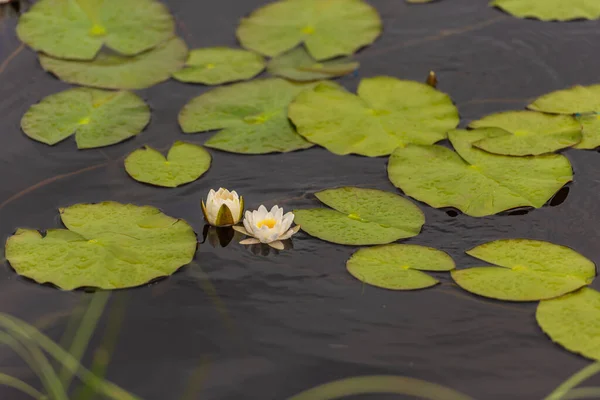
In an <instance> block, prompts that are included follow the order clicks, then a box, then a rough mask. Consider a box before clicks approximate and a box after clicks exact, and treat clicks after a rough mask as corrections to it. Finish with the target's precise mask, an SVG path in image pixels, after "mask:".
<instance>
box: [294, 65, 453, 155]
mask: <svg viewBox="0 0 600 400" xmlns="http://www.w3.org/2000/svg"><path fill="white" fill-rule="evenodd" d="M289 117H290V119H291V120H292V122H293V123H294V125H296V129H297V130H298V133H299V134H300V135H302V136H304V137H305V138H306V139H307V140H308V141H310V142H313V143H316V144H318V145H320V146H323V147H325V148H326V149H327V150H329V151H331V152H332V153H335V154H341V155H343V154H350V153H354V154H361V155H365V156H369V157H377V156H384V155H387V154H390V153H391V152H392V151H394V149H396V148H397V147H399V146H405V145H406V144H408V143H417V144H433V143H435V142H437V141H439V140H442V139H444V138H446V132H448V130H450V129H453V128H455V127H456V125H458V122H459V117H458V110H457V109H456V107H454V104H452V100H451V99H450V97H448V95H446V94H444V93H442V92H439V91H437V90H436V89H434V88H433V87H431V86H429V85H426V84H424V83H419V82H413V81H403V80H400V79H396V78H391V77H385V76H380V77H375V78H367V79H363V80H362V81H361V82H360V85H359V87H358V95H354V94H352V93H349V92H347V91H345V90H344V89H343V88H341V87H332V86H323V85H319V86H316V87H315V88H314V89H313V90H307V91H305V92H303V93H301V94H300V95H298V97H296V99H294V101H293V102H292V103H291V104H290V107H289Z"/></svg>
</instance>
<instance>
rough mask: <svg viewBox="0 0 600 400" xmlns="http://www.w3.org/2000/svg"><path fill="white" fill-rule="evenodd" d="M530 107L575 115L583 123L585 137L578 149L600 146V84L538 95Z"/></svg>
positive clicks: (576, 146)
mask: <svg viewBox="0 0 600 400" xmlns="http://www.w3.org/2000/svg"><path fill="white" fill-rule="evenodd" d="M528 108H530V109H531V110H535V111H542V112H546V113H552V114H567V115H575V116H576V117H577V119H578V120H579V122H580V123H581V124H582V125H583V139H582V140H581V142H579V143H578V144H576V145H575V146H573V147H574V148H576V149H595V148H596V147H598V146H600V115H599V114H598V113H599V112H600V85H591V86H573V87H571V88H569V89H563V90H557V91H556V92H551V93H548V94H545V95H543V96H540V97H538V98H537V99H535V100H534V101H533V103H531V104H530V105H529V106H528Z"/></svg>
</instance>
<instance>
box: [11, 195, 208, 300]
mask: <svg viewBox="0 0 600 400" xmlns="http://www.w3.org/2000/svg"><path fill="white" fill-rule="evenodd" d="M60 214H61V219H62V222H63V223H64V224H65V226H66V227H67V229H52V230H48V231H47V232H46V235H45V236H43V235H42V234H40V233H39V232H38V231H36V230H31V229H19V230H17V232H16V233H15V234H14V235H13V236H11V237H9V238H8V240H7V241H6V258H7V259H8V262H9V263H10V265H11V266H12V267H13V268H14V269H15V271H17V273H18V274H19V275H22V276H25V277H27V278H30V279H33V280H34V281H36V282H38V283H52V284H54V285H56V286H58V287H59V288H61V289H64V290H72V289H76V288H80V287H97V288H101V289H120V288H126V287H133V286H139V285H142V284H144V283H147V282H149V281H151V280H153V279H156V278H159V277H163V276H168V275H171V274H173V273H174V272H175V271H177V270H178V269H179V268H180V267H181V266H183V265H186V264H188V263H190V262H191V261H192V259H193V257H194V254H195V252H196V244H197V241H196V234H195V233H194V231H193V230H192V228H191V227H190V226H189V225H188V224H187V223H186V222H185V221H183V220H180V219H176V218H172V217H169V216H167V215H165V214H163V213H161V212H160V210H158V209H156V208H154V207H149V206H143V207H139V206H135V205H132V204H120V203H115V202H104V203H98V204H76V205H74V206H71V207H67V208H61V209H60Z"/></svg>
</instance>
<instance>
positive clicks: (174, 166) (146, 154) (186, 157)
mask: <svg viewBox="0 0 600 400" xmlns="http://www.w3.org/2000/svg"><path fill="white" fill-rule="evenodd" d="M210 160H211V157H210V153H209V152H208V151H206V150H204V149H203V148H202V147H201V146H197V145H195V144H192V143H185V142H179V141H178V142H175V143H174V144H173V146H171V149H170V150H169V154H168V155H167V157H166V158H165V156H163V155H162V154H161V153H160V152H159V151H157V150H154V149H153V148H151V147H148V146H146V147H145V148H143V149H137V150H135V151H134V152H133V153H131V154H130V155H128V156H127V158H125V170H126V171H127V173H128V174H129V175H130V176H131V177H132V178H133V179H135V180H136V181H139V182H144V183H149V184H151V185H156V186H164V187H177V186H180V185H183V184H185V183H190V182H193V181H195V180H196V179H198V178H200V177H201V176H202V175H203V174H204V173H205V172H206V171H208V168H209V167H210Z"/></svg>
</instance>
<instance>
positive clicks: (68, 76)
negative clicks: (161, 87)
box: [40, 38, 187, 89]
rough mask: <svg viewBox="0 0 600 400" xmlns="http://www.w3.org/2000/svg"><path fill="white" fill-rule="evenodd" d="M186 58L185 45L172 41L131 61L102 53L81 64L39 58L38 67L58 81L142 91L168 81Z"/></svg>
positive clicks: (178, 40)
mask: <svg viewBox="0 0 600 400" xmlns="http://www.w3.org/2000/svg"><path fill="white" fill-rule="evenodd" d="M186 57H187V47H186V45H185V43H184V42H183V41H182V40H181V39H179V38H172V39H169V40H168V41H166V42H164V43H161V44H160V45H158V46H157V47H155V48H153V49H152V50H148V51H146V52H144V53H140V54H138V55H135V56H133V57H124V56H119V55H116V54H110V53H108V52H101V53H99V54H98V55H97V56H96V58H95V59H93V60H91V61H80V60H61V59H58V58H53V57H50V56H47V55H44V54H40V63H41V64H42V67H43V68H44V69H45V70H46V71H48V72H51V73H53V74H54V75H56V76H57V77H58V79H60V80H61V81H65V82H69V83H75V84H77V85H82V86H93V87H99V88H106V89H144V88H147V87H150V86H152V85H155V84H157V83H160V82H162V81H166V80H167V79H169V78H170V77H171V75H172V74H173V73H174V72H175V71H177V70H179V69H180V68H181V67H183V65H184V63H185V60H186Z"/></svg>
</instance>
